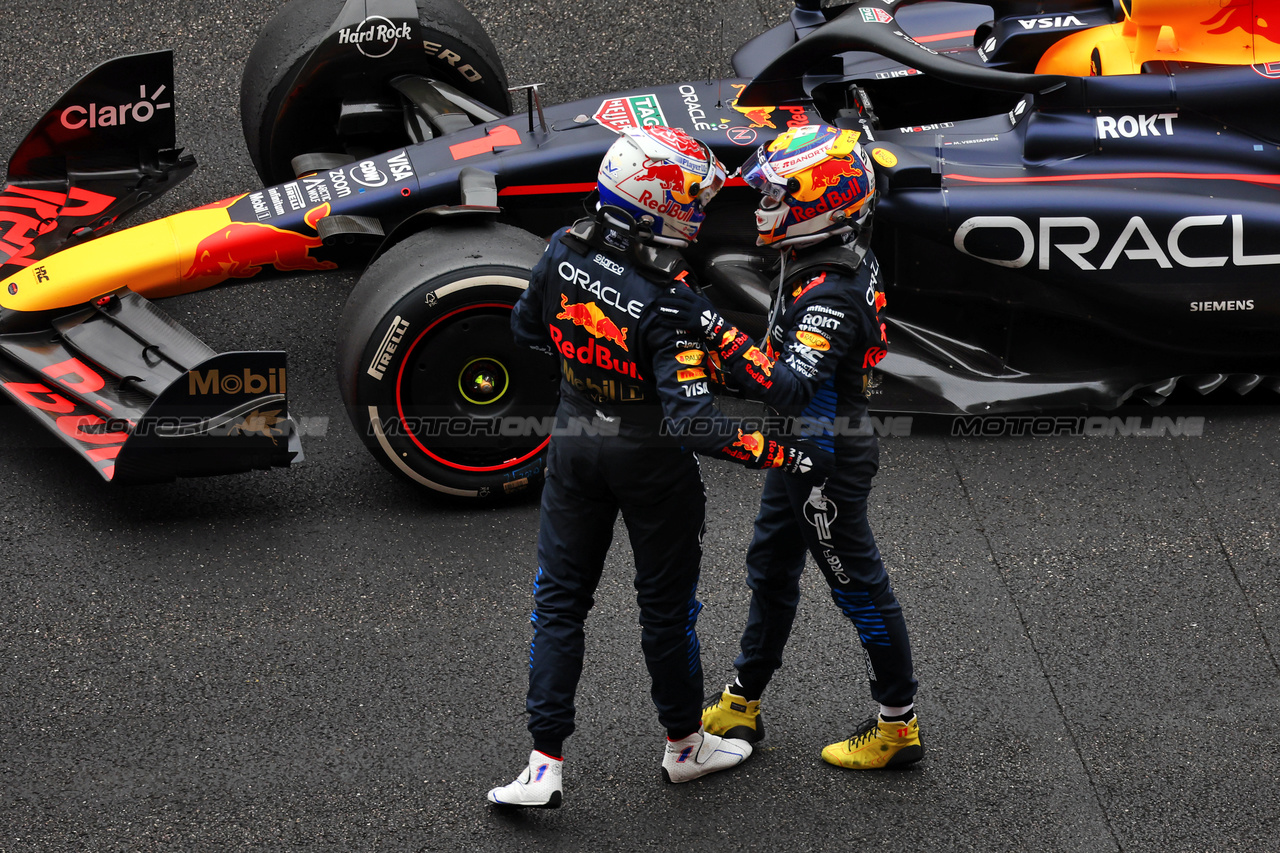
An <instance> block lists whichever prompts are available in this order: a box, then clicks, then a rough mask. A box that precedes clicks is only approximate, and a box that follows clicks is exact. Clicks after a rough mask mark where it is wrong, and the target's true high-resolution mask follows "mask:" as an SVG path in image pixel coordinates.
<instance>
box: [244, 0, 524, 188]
mask: <svg viewBox="0 0 1280 853" xmlns="http://www.w3.org/2000/svg"><path fill="white" fill-rule="evenodd" d="M356 2H359V3H362V4H363V6H362V10H361V11H360V12H359V13H358V14H360V15H363V16H364V17H363V20H362V21H361V22H360V23H359V24H357V25H356V26H355V27H348V28H346V29H347V30H350V32H345V33H344V31H343V30H341V29H340V30H338V31H337V32H334V31H333V30H334V26H335V24H336V22H337V21H338V18H339V15H340V14H342V12H343V9H344V6H346V5H347V3H348V0H291V2H289V3H286V4H285V5H284V6H283V7H281V9H280V11H279V12H277V13H276V15H275V16H274V17H273V18H271V20H270V21H268V22H267V24H266V25H265V26H264V27H263V28H262V31H261V33H259V35H258V40H257V42H256V43H255V44H254V46H253V50H252V51H251V52H250V53H249V59H248V60H247V62H246V63H245V70H244V75H243V77H242V78H241V81H240V121H241V125H242V127H243V130H244V139H245V145H246V146H247V147H248V149H249V157H250V158H251V159H252V160H253V165H254V168H255V169H257V171H258V175H259V176H260V177H261V178H262V180H263V182H264V183H266V184H267V185H273V184H278V183H284V182H286V181H290V180H292V179H293V178H294V177H295V175H294V173H293V169H292V167H291V166H290V162H291V161H292V159H293V158H294V157H296V156H298V155H299V154H312V153H336V154H344V153H346V154H351V155H352V156H355V157H366V156H370V155H372V154H379V153H381V152H383V151H389V150H391V149H392V148H397V147H399V146H401V145H404V144H405V143H406V142H407V141H408V136H407V134H406V133H405V132H404V130H403V128H402V127H398V126H397V124H396V122H394V121H391V122H386V121H381V122H379V121H374V122H372V126H371V122H370V120H369V118H368V115H369V111H368V110H367V109H365V108H363V106H362V105H365V106H367V105H369V104H377V103H380V102H381V103H390V104H397V103H398V102H399V95H398V94H397V93H396V92H395V91H394V90H393V89H392V88H391V86H390V81H391V80H392V79H393V78H395V77H398V76H400V75H403V74H420V75H423V76H426V77H431V78H433V79H437V80H440V81H441V82H444V83H447V84H449V85H450V86H453V87H454V88H456V89H458V90H460V91H461V92H463V93H464V94H467V95H470V96H471V97H473V98H475V99H476V100H478V101H480V102H481V103H483V104H485V105H487V106H488V107H490V108H492V109H493V110H495V111H497V112H499V113H502V114H503V115H506V114H507V113H509V112H510V111H511V96H510V94H509V93H508V92H507V74H506V71H505V70H504V69H503V67H502V62H501V60H500V59H499V58H498V52H497V50H496V49H495V48H494V46H493V42H492V41H490V39H489V36H488V35H487V34H486V33H485V31H484V28H483V27H482V26H481V25H480V22H479V21H477V20H476V19H475V17H474V16H472V15H471V13H470V12H468V11H467V10H466V9H465V8H464V7H463V6H462V5H461V4H460V3H458V2H456V0H356ZM415 2H416V5H417V10H418V22H419V25H420V31H419V35H420V36H421V41H422V43H421V44H416V43H414V41H413V40H411V39H404V38H396V36H397V34H399V33H400V32H402V31H403V29H404V26H403V22H402V20H401V19H400V18H398V17H397V15H398V14H411V13H410V12H409V10H410V9H411V8H412V6H413V5H414V3H415ZM350 14H357V13H356V12H354V11H352V12H351V13H350ZM406 20H411V18H406ZM397 22H400V23H399V24H398V25H397ZM366 24H367V26H366ZM379 28H384V29H385V32H387V33H389V36H388V38H386V39H384V40H381V41H377V39H373V40H368V39H365V38H364V37H365V36H377V35H378V33H380V32H383V31H384V29H379ZM375 42H376V43H375ZM322 46H323V49H322V50H317V48H321V47H322ZM344 105H345V106H346V107H347V110H348V116H347V117H346V118H342V114H343V108H344Z"/></svg>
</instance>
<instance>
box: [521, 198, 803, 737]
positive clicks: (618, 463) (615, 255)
mask: <svg viewBox="0 0 1280 853" xmlns="http://www.w3.org/2000/svg"><path fill="white" fill-rule="evenodd" d="M640 248H643V249H644V250H645V251H647V252H648V253H649V254H646V255H643V258H653V257H658V258H660V259H662V261H661V262H654V263H648V262H642V255H641V253H640V251H639V249H640ZM676 276H679V277H681V279H683V278H684V277H685V276H687V268H685V267H684V265H683V262H682V261H680V260H679V254H678V252H676V251H675V250H674V249H661V248H656V247H653V246H651V245H645V246H643V247H638V244H637V243H636V241H634V239H633V238H632V237H631V236H630V235H629V234H627V233H625V232H621V233H620V232H618V231H615V230H613V229H612V228H610V227H609V226H607V225H605V224H603V223H600V222H596V221H595V220H590V219H588V220H582V221H581V222H579V223H577V224H576V225H575V226H573V227H572V228H570V229H566V230H564V231H561V232H558V233H557V234H556V235H554V236H553V237H552V238H551V240H550V242H549V244H548V246H547V250H546V253H545V254H544V255H543V257H542V259H541V260H540V261H539V263H538V264H537V266H536V267H535V268H534V270H533V274H532V277H531V280H530V283H529V288H528V290H527V291H526V292H525V294H524V295H523V296H522V297H521V298H520V300H519V302H518V303H517V305H516V306H515V309H514V310H513V312H512V317H511V328H512V332H513V334H514V336H515V339H516V341H517V342H518V343H521V344H523V345H526V346H530V347H532V348H535V349H540V350H543V351H547V352H552V353H554V354H556V355H558V356H559V359H560V365H561V373H562V376H561V383H560V404H559V407H558V409H557V414H556V431H555V433H554V434H553V435H552V438H551V446H550V450H549V451H548V457H547V460H548V461H547V475H546V485H545V487H544V489H543V492H542V513H541V522H540V529H539V533H538V572H537V576H536V578H535V581H534V612H533V615H532V622H533V642H532V645H531V651H530V656H529V667H530V670H529V692H528V696H527V700H526V706H527V708H528V711H529V731H530V733H531V734H532V735H533V738H534V746H535V748H536V749H540V750H542V751H543V752H546V753H547V754H549V755H559V754H560V752H559V749H560V746H561V743H562V741H563V740H564V739H565V738H566V737H568V735H569V734H570V733H572V731H573V729H574V703H573V697H574V693H575V690H576V688H577V684H578V680H579V677H580V675H581V672H582V658H583V621H584V620H585V618H586V615H587V612H588V610H589V609H590V608H591V605H592V602H593V595H594V593H595V590H596V586H597V584H598V583H599V580H600V574H601V570H602V568H603V565H604V560H605V555H606V553H607V552H608V550H609V546H610V543H611V541H612V538H613V529H614V522H615V521H616V519H617V516H618V513H619V511H621V513H622V517H623V520H624V522H625V523H626V526H627V532H628V535H629V537H630V540H631V545H632V548H633V550H634V552H635V565H636V575H635V586H636V593H637V601H638V603H639V607H640V623H641V626H642V631H641V647H642V649H643V652H644V657H645V662H646V664H647V665H648V669H649V673H650V676H651V678H652V682H653V686H652V696H653V700H654V704H655V705H656V706H657V709H658V719H659V721H660V722H661V723H662V725H663V726H664V727H665V728H666V729H667V731H668V733H669V734H670V735H671V736H673V737H683V736H685V735H688V734H690V733H692V732H694V731H697V729H698V727H699V722H700V714H701V704H702V697H703V684H702V663H701V655H700V651H699V645H698V636H697V633H696V631H695V623H696V621H697V616H698V612H699V610H701V608H702V605H701V603H700V602H699V601H698V600H697V598H696V591H697V582H698V569H699V563H700V561H701V557H702V546H701V540H702V532H703V518H704V515H705V505H706V495H705V492H704V491H703V487H702V479H701V476H700V474H699V470H698V463H697V459H696V457H695V455H694V453H693V450H695V449H696V450H698V451H700V452H704V453H709V454H713V455H718V456H721V457H722V458H726V459H732V460H734V461H737V462H739V463H741V464H745V465H749V466H751V467H771V466H773V465H776V464H779V459H780V455H779V448H780V445H779V444H778V443H777V442H775V441H774V440H772V439H771V438H769V437H766V436H764V435H763V434H761V433H760V432H758V431H754V430H751V429H747V430H744V429H743V424H741V423H739V422H736V421H733V420H730V419H728V418H726V417H725V416H723V415H722V414H720V412H719V411H717V410H716V409H715V407H714V405H713V403H712V396H711V390H710V388H709V385H708V381H707V370H708V365H707V363H706V357H707V353H706V350H705V347H704V345H703V343H702V341H701V340H700V339H699V338H697V337H696V336H684V337H682V336H680V335H677V334H676V333H675V332H674V331H673V330H672V329H670V327H669V326H664V325H662V324H660V323H655V322H653V317H651V316H650V315H649V314H647V313H646V311H645V309H646V307H647V305H648V303H649V302H650V300H651V299H652V298H653V297H655V296H656V295H658V294H659V293H661V292H662V291H663V290H664V289H666V288H669V287H671V286H672V284H673V283H674V281H675V277H676Z"/></svg>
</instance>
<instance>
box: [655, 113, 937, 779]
mask: <svg viewBox="0 0 1280 853" xmlns="http://www.w3.org/2000/svg"><path fill="white" fill-rule="evenodd" d="M740 174H741V175H742V177H743V179H744V180H745V181H746V182H747V183H748V184H750V185H751V186H753V187H755V188H756V189H758V190H760V191H761V192H762V193H763V196H764V197H763V199H762V200H761V202H760V206H759V208H758V209H757V211H756V230H757V232H758V241H757V242H758V243H759V244H760V245H762V246H772V247H774V248H777V249H778V250H779V251H780V253H781V257H780V261H781V264H782V269H781V271H780V273H779V276H778V285H779V286H778V288H777V290H776V292H775V295H774V298H773V305H772V308H771V311H770V318H769V328H768V332H767V338H766V341H765V345H764V350H763V355H761V352H760V350H759V349H758V348H757V347H756V346H755V345H754V342H753V341H752V340H751V339H750V338H749V337H747V336H746V335H745V334H743V333H742V332H740V331H738V330H737V329H736V328H734V327H732V326H731V325H730V324H729V323H727V322H726V321H725V320H724V318H722V317H721V316H720V315H719V314H718V313H717V312H716V310H715V308H714V307H713V306H712V305H711V303H710V302H708V301H706V300H705V299H704V298H703V297H701V295H699V294H695V293H694V291H692V290H691V289H689V288H687V287H678V288H673V289H672V291H671V292H669V293H668V294H664V295H663V296H661V297H659V298H658V299H657V300H655V303H654V310H655V313H657V314H658V315H659V316H664V317H665V318H667V319H668V321H669V322H671V323H672V324H673V326H674V327H675V328H677V329H697V330H698V331H699V333H701V334H702V335H703V336H704V337H705V339H706V341H707V343H708V345H709V346H710V348H711V352H710V358H711V359H712V360H713V361H718V366H719V369H720V370H722V371H724V372H725V373H726V374H727V375H728V377H730V378H731V379H732V381H733V383H734V384H736V385H737V387H738V389H739V390H740V391H741V392H742V394H743V395H744V396H746V397H749V398H751V399H754V400H760V401H763V402H765V403H767V404H769V405H770V406H772V407H773V408H775V409H776V410H777V411H778V413H779V414H780V415H784V416H789V417H791V418H792V419H793V426H791V427H789V428H788V429H787V430H786V431H788V432H795V433H798V434H803V435H808V436H810V437H811V438H812V439H813V440H814V441H816V442H818V443H819V444H820V445H822V446H824V447H825V449H826V450H828V451H831V452H833V453H834V454H835V466H834V470H833V471H817V470H814V471H810V472H807V473H800V472H783V471H771V472H769V474H768V476H767V477H766V479H765V486H764V492H763V494H762V496H761V500H760V511H759V515H758V516H757V518H756V522H755V532H754V536H753V538H752V541H751V546H750V548H749V549H748V552H747V560H746V562H747V583H748V585H749V586H750V588H751V591H752V592H751V605H750V611H749V614H748V617H747V624H746V628H745V630H744V631H743V633H742V638H741V644H740V645H741V653H740V654H739V655H738V657H737V659H736V660H735V662H734V666H735V667H736V669H737V671H738V672H737V678H736V679H735V681H734V683H733V684H730V685H727V686H726V688H725V690H724V691H723V692H722V693H721V695H720V697H719V699H718V700H717V701H715V702H714V703H713V704H711V705H709V706H708V707H707V708H706V709H705V711H704V713H703V717H702V720H703V725H704V727H705V729H706V731H708V732H713V733H717V734H723V735H726V736H728V737H734V738H741V739H744V740H747V741H749V742H752V743H754V742H756V741H759V740H760V739H761V738H762V737H764V722H763V719H762V717H761V716H760V697H761V695H762V694H763V692H764V689H765V686H766V685H767V684H768V683H769V680H770V678H771V677H772V676H773V673H774V671H775V670H777V669H778V667H780V666H781V665H782V650H783V646H784V645H785V644H786V641H787V637H788V636H789V635H790V633H791V626H792V622H793V620H794V618H795V614H796V606H797V604H798V602H799V598H800V574H801V572H802V571H803V569H804V563H805V553H806V551H807V552H808V553H810V554H812V555H813V558H814V560H815V561H816V562H817V564H818V567H819V568H820V569H821V570H822V573H823V574H824V575H825V577H826V581H827V583H828V584H829V585H830V587H831V597H832V598H833V599H834V600H835V603H836V606H837V607H839V609H840V610H841V611H842V612H843V613H844V614H845V615H846V616H847V617H848V618H849V619H850V621H851V622H852V623H853V625H854V627H855V628H856V630H857V634H858V638H859V641H860V643H861V646H862V649H863V652H864V656H865V661H866V664H867V675H868V678H869V680H870V687H871V695H872V698H873V699H875V701H876V702H878V703H879V706H880V707H879V713H878V714H876V715H875V716H873V717H872V718H871V719H869V720H867V721H866V722H865V723H863V724H862V725H861V726H860V727H858V729H857V730H856V731H855V732H854V734H853V735H852V737H850V738H848V739H846V740H843V741H838V742H836V743H833V744H831V745H829V746H827V747H826V748H825V749H824V750H823V751H822V757H823V759H824V760H825V761H827V762H828V763H830V764H834V765H836V766H839V767H844V768H849V769H878V768H883V767H897V766H902V765H905V764H910V763H912V762H915V761H918V760H919V759H920V758H921V757H922V756H923V754H924V750H923V747H922V745H921V743H920V728H919V723H918V721H917V719H916V715H915V711H914V703H915V693H916V679H915V676H914V674H913V670H912V662H911V644H910V641H909V639H908V637H907V626H906V622H905V621H904V619H903V615H902V608H901V607H900V606H899V604H898V600H897V597H896V596H895V594H894V591H893V587H892V586H891V585H890V583H889V577H888V575H887V574H886V572H885V568H884V563H883V561H882V560H881V558H880V552H879V550H878V549H877V547H876V542H875V538H874V537H873V536H872V533H871V528H870V526H869V525H868V523H867V498H868V495H869V493H870V490H871V479H872V477H874V476H875V473H876V470H877V467H878V463H879V449H878V446H877V443H876V437H875V433H874V431H872V430H871V429H870V428H869V421H868V420H867V399H866V382H867V378H868V375H869V371H870V369H871V368H872V367H874V366H875V364H876V363H877V362H878V361H879V360H880V359H881V358H883V357H884V355H885V351H886V346H887V344H886V336H885V327H884V324H883V323H882V322H881V320H880V315H879V312H880V309H881V308H883V307H884V304H885V298H884V294H883V292H882V291H881V289H880V283H879V276H878V273H879V268H878V265H877V263H876V260H875V257H874V256H873V255H872V254H871V253H870V251H868V248H867V246H868V244H869V242H870V217H871V209H872V206H873V203H874V198H875V176H874V174H873V172H872V171H871V169H870V167H869V164H867V163H866V162H865V161H864V159H863V151H862V148H861V146H860V145H859V144H858V134H857V133H856V132H854V131H852V130H840V129H838V128H834V127H825V126H820V125H811V126H807V127H798V128H792V129H789V130H787V131H786V132H784V133H783V134H781V135H780V136H778V137H777V138H776V139H775V140H773V141H771V142H769V143H766V144H765V145H763V146H761V147H760V148H759V149H757V151H756V152H755V154H754V156H752V157H749V158H748V159H747V161H746V164H745V165H744V166H743V167H742V169H741V170H740Z"/></svg>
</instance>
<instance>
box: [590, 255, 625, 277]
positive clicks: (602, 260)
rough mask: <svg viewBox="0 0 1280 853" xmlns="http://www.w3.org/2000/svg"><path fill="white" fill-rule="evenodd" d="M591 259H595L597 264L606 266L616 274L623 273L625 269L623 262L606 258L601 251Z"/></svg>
mask: <svg viewBox="0 0 1280 853" xmlns="http://www.w3.org/2000/svg"><path fill="white" fill-rule="evenodd" d="M591 260H593V261H595V262H596V263H597V264H599V265H600V266H602V267H604V268H605V269H607V270H608V271H609V272H611V273H613V274H614V275H622V273H623V272H624V270H623V269H622V264H619V263H614V262H613V261H611V260H609V259H608V258H606V257H605V256H604V255H601V254H599V253H597V254H596V256H595V257H594V258H592V259H591Z"/></svg>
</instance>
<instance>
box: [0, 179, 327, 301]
mask: <svg viewBox="0 0 1280 853" xmlns="http://www.w3.org/2000/svg"><path fill="white" fill-rule="evenodd" d="M241 197H242V196H237V197H236V198H230V199H225V200H223V201H220V202H216V203H214V204H210V205H205V206H204V207H200V208H196V209H195V210H188V211H184V212H182V213H177V214H174V215H173V216H167V217H165V218H164V219H158V220H156V221H154V222H147V223H144V224H142V225H138V226H135V227H133V228H129V229H126V230H124V231H120V232H118V233H116V234H108V235H106V236H104V237H99V238H98V239H97V240H94V241H92V242H89V243H83V244H81V245H78V246H71V247H69V248H66V249H63V250H62V251H60V252H57V253H55V254H53V255H50V256H49V257H47V258H44V259H43V260H40V261H37V262H34V263H32V264H31V265H30V266H29V267H27V268H26V269H24V270H21V271H19V272H17V273H15V274H14V275H12V276H10V277H9V278H8V279H6V280H5V281H4V282H0V307H3V308H6V309H9V310H11V311H25V312H39V311H48V310H52V309H56V308H65V307H68V306H72V305H79V304H81V303H84V302H88V301H89V300H91V299H94V298H96V297H98V296H101V295H103V294H106V293H111V292H114V291H115V290H118V289H119V288H120V286H121V284H127V285H128V287H129V289H130V290H133V291H134V292H135V293H139V294H141V295H143V296H146V297H149V298H157V297H163V296H176V295H178V294H182V293H191V292H193V291H196V290H202V289H204V288H206V287H211V286H213V285H215V284H219V283H221V282H223V281H226V280H227V279H229V278H233V277H234V278H245V277H248V276H252V275H256V274H257V273H259V272H261V270H262V268H263V267H265V266H274V267H275V268H276V269H278V270H280V271H282V272H283V271H291V270H327V269H334V268H335V267H336V266H337V265H336V264H334V263H332V262H330V261H320V260H317V259H315V258H313V257H312V256H311V254H310V253H311V251H312V250H313V249H316V248H318V247H319V246H321V245H322V241H321V240H320V238H319V236H318V235H308V234H302V233H298V232H295V231H289V230H286V229H282V228H276V227H274V226H271V225H263V224H260V223H256V222H235V221H233V220H232V219H231V216H230V214H229V212H228V208H229V207H230V206H231V205H232V204H234V203H235V202H236V201H238V200H239V199H240V198H241ZM328 208H329V206H328V205H327V204H322V205H319V206H318V207H316V208H313V209H312V210H310V211H308V212H307V214H306V217H305V221H306V226H307V227H309V228H310V229H311V230H313V231H314V230H315V224H316V223H317V222H319V220H320V218H321V217H323V216H326V215H327V214H328Z"/></svg>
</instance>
